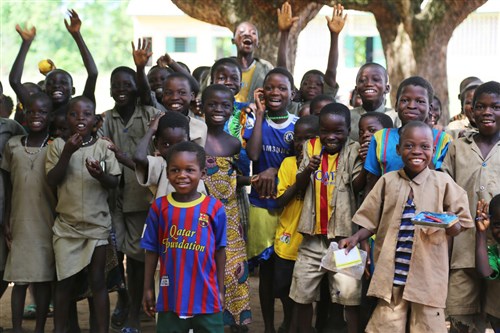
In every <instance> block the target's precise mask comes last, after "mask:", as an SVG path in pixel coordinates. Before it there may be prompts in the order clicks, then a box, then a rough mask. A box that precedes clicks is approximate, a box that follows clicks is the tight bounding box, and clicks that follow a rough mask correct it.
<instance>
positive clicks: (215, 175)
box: [205, 156, 252, 325]
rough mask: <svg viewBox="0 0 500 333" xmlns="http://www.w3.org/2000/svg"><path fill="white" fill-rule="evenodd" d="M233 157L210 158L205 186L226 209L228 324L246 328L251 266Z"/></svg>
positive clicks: (225, 310)
mask: <svg viewBox="0 0 500 333" xmlns="http://www.w3.org/2000/svg"><path fill="white" fill-rule="evenodd" d="M234 161H235V159H234V158H233V157H212V156H207V177H206V178H205V185H206V187H207V189H208V192H209V193H210V195H212V196H214V197H216V198H217V199H219V200H220V201H221V202H222V203H223V204H224V206H225V209H226V215H227V247H226V271H225V274H224V288H225V309H224V324H225V325H247V324H249V323H250V322H251V320H252V315H251V312H250V297H249V286H248V264H247V257H246V244H245V241H244V239H243V228H242V225H241V222H240V217H239V213H238V204H237V202H236V168H235V166H234Z"/></svg>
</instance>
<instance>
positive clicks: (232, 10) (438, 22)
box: [172, 0, 487, 124]
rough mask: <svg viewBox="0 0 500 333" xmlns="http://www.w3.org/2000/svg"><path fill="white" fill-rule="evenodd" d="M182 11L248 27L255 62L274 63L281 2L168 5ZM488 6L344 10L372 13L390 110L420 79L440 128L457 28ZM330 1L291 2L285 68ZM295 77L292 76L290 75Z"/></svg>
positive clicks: (370, 5) (364, 4) (371, 3)
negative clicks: (438, 108)
mask: <svg viewBox="0 0 500 333" xmlns="http://www.w3.org/2000/svg"><path fill="white" fill-rule="evenodd" d="M172 1H173V3H174V4H176V5H177V7H179V8H180V9H181V10H182V11H184V12H185V13H186V14H188V15H189V16H192V17H194V18H196V19H199V20H202V21H205V22H208V23H212V24H217V25H222V26H226V27H228V28H230V29H231V30H234V27H235V25H236V24H237V23H239V22H242V21H250V22H252V23H254V24H255V25H256V26H257V27H258V29H259V33H260V36H259V37H260V47H259V50H258V56H260V57H262V58H263V59H266V60H268V61H270V62H272V63H276V55H277V53H278V52H277V51H278V41H279V32H278V28H277V22H276V20H277V18H276V9H277V8H279V7H281V5H282V4H283V2H284V1H283V0H279V1H268V0H247V1H234V0H204V1H199V0H172ZM486 1H487V0H466V1H464V0H429V1H428V2H427V4H426V6H425V7H424V8H423V9H422V8H421V4H422V2H423V0H343V1H342V4H343V5H344V7H345V8H346V9H354V10H361V11H368V12H372V13H373V15H374V16H375V20H376V22H377V29H378V31H379V33H380V37H381V40H382V45H383V48H384V54H385V58H386V61H387V71H388V74H389V78H390V81H391V85H392V88H393V89H392V90H391V100H392V103H393V106H394V103H395V98H396V90H397V87H398V85H399V83H400V82H401V81H402V80H403V79H404V78H406V77H409V76H412V75H419V76H422V77H424V78H426V79H427V80H429V81H430V82H431V83H432V85H433V87H434V90H435V94H436V95H437V96H439V98H440V99H441V101H442V105H443V115H442V116H441V122H442V123H443V124H446V122H447V121H448V119H449V110H448V100H449V98H448V80H447V78H448V77H447V72H446V70H447V69H446V57H447V49H448V42H449V40H450V38H451V35H452V34H453V31H454V30H455V28H456V27H457V26H458V25H459V24H460V23H461V22H462V21H463V20H464V19H465V18H466V17H467V16H468V15H469V14H470V13H472V12H473V11H474V10H476V9H477V8H478V7H480V6H481V5H482V4H484V3H485V2H486ZM333 3H334V1H331V0H317V1H308V0H290V4H291V6H292V11H293V15H294V16H299V18H300V23H299V24H298V25H297V26H296V27H294V28H293V29H292V30H291V31H290V37H289V47H288V49H289V55H288V63H289V67H290V68H291V69H293V67H294V65H295V54H296V50H297V39H298V35H299V33H300V31H302V29H304V28H305V26H306V25H307V23H308V22H309V21H310V20H311V19H313V18H314V17H315V16H316V14H317V13H318V12H319V10H320V9H321V7H322V6H323V5H325V4H326V5H329V6H331V5H333ZM292 72H293V70H292Z"/></svg>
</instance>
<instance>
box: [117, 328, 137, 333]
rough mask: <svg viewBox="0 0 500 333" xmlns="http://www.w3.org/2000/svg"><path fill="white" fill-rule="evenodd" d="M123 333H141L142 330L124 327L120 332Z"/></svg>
mask: <svg viewBox="0 0 500 333" xmlns="http://www.w3.org/2000/svg"><path fill="white" fill-rule="evenodd" d="M120 332H121V333H141V330H140V329H138V328H134V327H124V328H122V330H121V331H120Z"/></svg>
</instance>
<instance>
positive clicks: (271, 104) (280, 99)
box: [264, 73, 293, 113]
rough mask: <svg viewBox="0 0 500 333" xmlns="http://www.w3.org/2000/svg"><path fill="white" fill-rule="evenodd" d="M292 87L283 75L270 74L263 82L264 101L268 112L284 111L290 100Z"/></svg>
mask: <svg viewBox="0 0 500 333" xmlns="http://www.w3.org/2000/svg"><path fill="white" fill-rule="evenodd" d="M292 97H293V94H292V87H291V85H290V81H289V80H288V78H287V77H286V76H285V75H281V74H278V73H275V74H271V75H269V76H268V77H267V80H266V81H265V82H264V100H265V103H266V108H267V110H268V111H270V112H274V113H276V112H279V111H283V110H285V109H286V107H287V106H288V104H289V103H290V101H291V100H292Z"/></svg>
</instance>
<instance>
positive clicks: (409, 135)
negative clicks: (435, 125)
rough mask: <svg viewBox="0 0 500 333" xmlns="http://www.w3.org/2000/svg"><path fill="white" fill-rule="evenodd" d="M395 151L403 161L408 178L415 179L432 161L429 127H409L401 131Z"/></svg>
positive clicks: (432, 148) (431, 142)
mask: <svg viewBox="0 0 500 333" xmlns="http://www.w3.org/2000/svg"><path fill="white" fill-rule="evenodd" d="M396 150H397V152H398V155H400V156H401V159H402V160H403V164H404V170H405V172H406V174H407V175H408V177H410V178H413V177H415V176H416V175H418V174H419V173H420V172H422V171H423V170H424V169H425V168H426V167H427V166H428V165H429V163H431V161H432V155H433V154H434V147H433V138H432V130H431V129H430V128H429V127H411V128H408V129H407V130H404V131H402V136H401V137H400V139H399V144H398V145H397V146H396Z"/></svg>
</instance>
